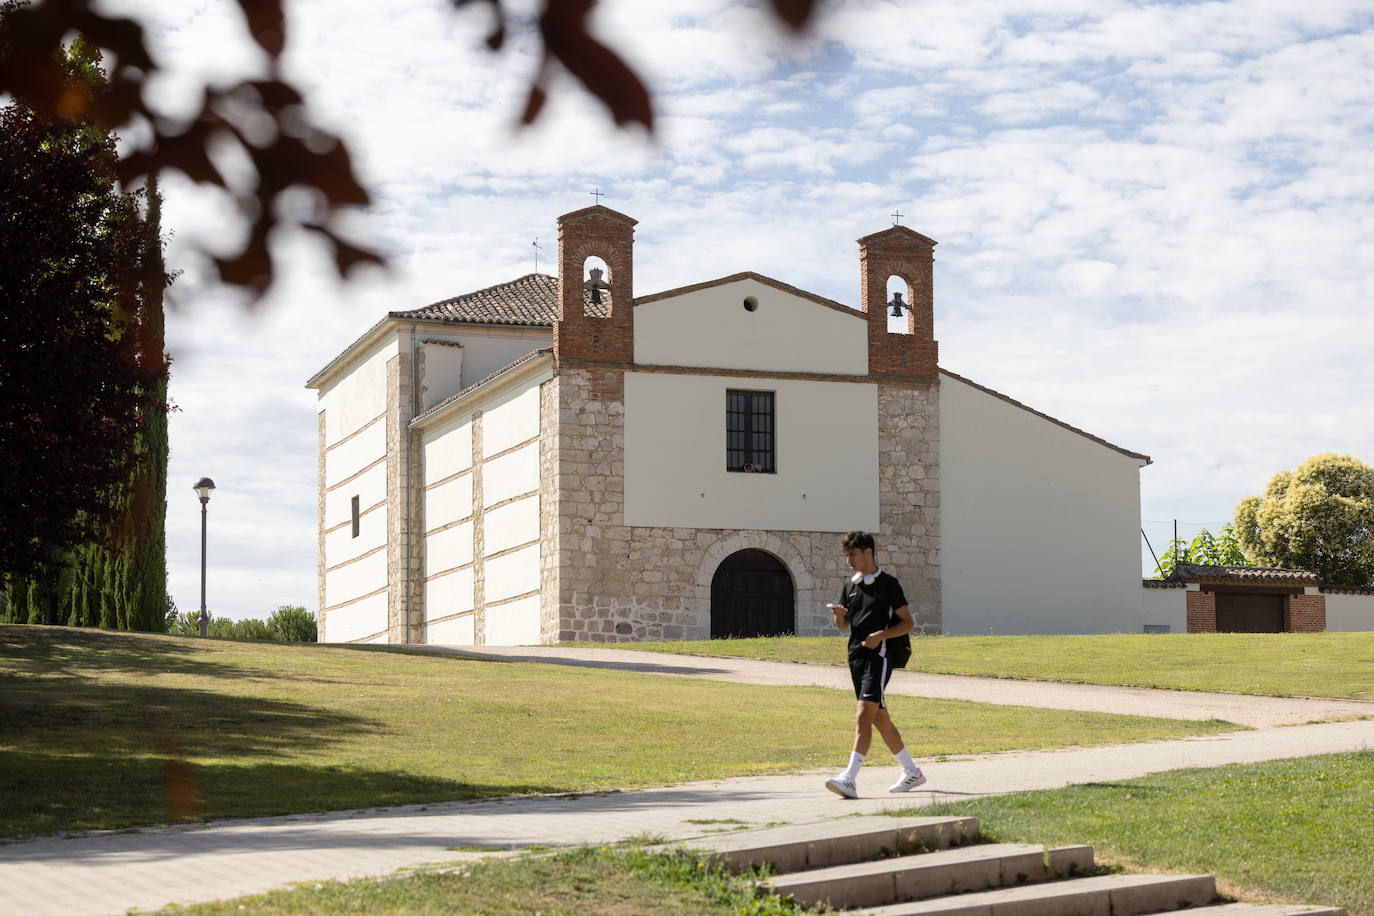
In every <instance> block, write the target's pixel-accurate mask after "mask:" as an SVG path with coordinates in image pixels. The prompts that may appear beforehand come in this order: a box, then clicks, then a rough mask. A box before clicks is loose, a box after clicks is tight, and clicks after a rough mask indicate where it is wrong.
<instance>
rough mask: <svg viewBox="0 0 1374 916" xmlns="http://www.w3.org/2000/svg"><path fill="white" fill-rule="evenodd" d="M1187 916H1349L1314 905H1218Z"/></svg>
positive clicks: (1338, 909) (1337, 909)
mask: <svg viewBox="0 0 1374 916" xmlns="http://www.w3.org/2000/svg"><path fill="white" fill-rule="evenodd" d="M1188 913H1189V916H1192V914H1194V913H1197V914H1199V916H1349V914H1348V913H1346V911H1345V907H1342V906H1321V905H1320V904H1315V903H1218V904H1214V905H1213V906H1203V907H1198V908H1197V909H1195V910H1189V911H1188Z"/></svg>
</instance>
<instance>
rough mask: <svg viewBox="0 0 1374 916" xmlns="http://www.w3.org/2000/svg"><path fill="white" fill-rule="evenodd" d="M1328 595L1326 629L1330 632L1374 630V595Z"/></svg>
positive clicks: (1330, 593)
mask: <svg viewBox="0 0 1374 916" xmlns="http://www.w3.org/2000/svg"><path fill="white" fill-rule="evenodd" d="M1323 594H1325V595H1326V629H1327V631H1328V632H1332V633H1339V632H1354V631H1361V630H1374V595H1343V594H1340V593H1338V592H1324V593H1323Z"/></svg>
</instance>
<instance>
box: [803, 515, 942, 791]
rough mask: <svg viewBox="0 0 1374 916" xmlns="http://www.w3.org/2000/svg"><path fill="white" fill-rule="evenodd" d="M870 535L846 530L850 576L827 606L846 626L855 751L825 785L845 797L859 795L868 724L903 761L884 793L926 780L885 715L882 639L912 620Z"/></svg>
mask: <svg viewBox="0 0 1374 916" xmlns="http://www.w3.org/2000/svg"><path fill="white" fill-rule="evenodd" d="M873 550H874V543H873V535H871V534H865V533H864V532H862V531H851V532H849V534H847V535H845V539H844V556H845V560H847V561H848V562H849V568H850V569H852V570H854V575H853V576H852V577H851V578H850V580H849V582H848V583H846V584H845V587H844V589H843V590H841V592H840V601H839V603H838V604H832V605H830V613H831V614H833V615H834V616H835V627H836V628H837V629H838V630H839V631H840V632H841V633H843V632H844V631H845V630H848V631H849V673H850V675H851V676H852V677H853V679H854V695H855V696H856V697H858V708H857V710H856V712H855V722H856V728H855V732H854V750H853V752H852V753H851V754H850V755H849V766H848V767H846V768H845V770H844V772H842V773H840V774H839V775H837V776H833V777H831V778H830V779H827V780H826V781H825V787H826V788H827V789H829V790H830V791H831V792H834V793H835V794H836V795H842V796H844V797H845V798H858V797H859V792H858V789H857V788H856V786H855V782H856V780H857V779H858V776H859V767H861V766H863V762H864V756H865V755H866V754H867V753H868V747H869V744H871V743H872V741H873V729H874V727H875V726H876V727H877V729H878V734H880V735H882V736H883V741H884V742H885V743H886V744H887V747H888V750H890V751H892V753H893V755H894V756H895V757H896V758H897V762H898V763H900V764H901V765H902V776H901V778H900V779H898V780H897V781H896V782H895V783H893V784H892V785H891V786H890V787H888V791H889V792H910V791H911V790H912V789H914V788H916V787H917V786H919V785H920V784H921V783H923V782H925V781H926V778H925V776H924V774H922V773H921V768H920V767H918V766H917V765H916V763H915V762H914V761H913V760H912V759H911V755H910V754H909V753H907V750H906V746H905V745H904V744H902V736H901V734H900V733H898V731H897V726H896V725H893V724H892V717H891V716H889V715H888V714H887V703H886V702H885V701H884V699H883V691H884V689H885V688H886V687H887V680H888V678H890V677H891V676H892V666H891V665H890V664H889V659H888V656H887V642H886V641H887V640H889V639H893V638H895V637H897V636H902V635H904V634H906V633H910V632H911V630H912V628H913V627H914V626H915V623H914V622H913V621H912V619H911V611H910V609H909V608H908V607H907V604H906V595H905V594H904V593H903V592H902V584H901V583H900V582H898V581H897V579H896V578H895V577H893V576H890V575H888V574H887V573H885V572H883V571H882V570H881V569H879V568H878V563H877V561H876V560H875V559H874V558H873Z"/></svg>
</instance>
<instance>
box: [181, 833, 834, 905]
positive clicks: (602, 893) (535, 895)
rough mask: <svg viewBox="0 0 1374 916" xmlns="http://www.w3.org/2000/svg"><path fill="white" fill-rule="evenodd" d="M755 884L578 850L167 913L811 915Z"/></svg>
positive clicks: (678, 858) (690, 864)
mask: <svg viewBox="0 0 1374 916" xmlns="http://www.w3.org/2000/svg"><path fill="white" fill-rule="evenodd" d="M754 880H755V879H754V878H753V877H750V876H734V875H731V874H730V873H729V872H727V871H725V870H724V869H722V868H720V867H717V866H713V865H711V864H709V863H707V862H706V861H705V860H704V859H702V858H701V857H700V856H697V855H693V854H690V853H688V852H686V851H683V850H675V851H670V852H659V851H650V850H645V849H640V848H635V847H633V846H623V845H622V846H612V847H604V846H603V847H600V848H596V847H582V848H578V849H572V850H567V851H564V852H559V853H557V854H556V855H552V856H538V857H530V858H518V859H505V860H498V861H486V862H480V863H478V864H476V865H474V866H471V867H470V868H463V869H462V870H460V871H434V870H421V871H417V872H414V873H411V874H407V875H403V876H400V877H396V878H386V879H379V880H372V881H352V882H347V883H341V882H336V881H327V882H322V883H320V884H309V885H304V886H301V887H299V888H294V889H292V890H286V891H275V892H273V893H269V894H259V895H255V896H252V897H241V898H238V899H235V900H225V901H221V902H218V903H209V904H201V905H197V906H190V907H184V908H183V907H168V908H167V909H165V910H162V911H160V912H163V913H190V914H195V916H212V914H217V913H223V914H238V913H243V912H250V913H255V914H264V916H284V914H295V913H366V914H371V913H395V914H421V913H483V914H492V916H497V914H507V913H509V914H515V913H542V914H547V916H554V914H572V913H598V914H607V916H640V914H642V913H674V914H683V916H708V914H712V916H717V914H718V916H725V914H740V913H747V914H757V916H765V914H789V913H803V912H811V911H809V910H802V909H800V908H798V907H797V906H796V905H794V904H792V903H791V902H790V901H785V900H782V899H779V898H778V897H776V896H772V897H763V898H759V897H755V896H754Z"/></svg>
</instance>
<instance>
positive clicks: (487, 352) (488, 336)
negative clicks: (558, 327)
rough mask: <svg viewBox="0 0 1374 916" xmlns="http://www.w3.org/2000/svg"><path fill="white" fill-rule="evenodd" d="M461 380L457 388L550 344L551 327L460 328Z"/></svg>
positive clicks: (475, 382)
mask: <svg viewBox="0 0 1374 916" xmlns="http://www.w3.org/2000/svg"><path fill="white" fill-rule="evenodd" d="M461 339H462V341H463V381H462V384H461V385H460V387H459V390H461V389H463V388H467V387H470V386H472V385H475V384H477V383H478V382H480V381H482V379H484V378H486V377H487V376H489V375H491V374H492V373H494V372H497V371H498V370H500V369H504V368H505V367H506V366H509V365H510V364H511V363H513V362H515V361H516V360H517V359H519V358H520V357H522V356H525V355H526V354H528V353H531V352H533V351H535V350H538V349H541V348H544V347H551V346H553V329H552V328H517V327H507V328H478V327H470V328H464V329H463V332H462V334H461Z"/></svg>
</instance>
